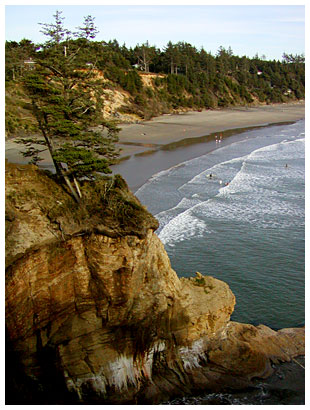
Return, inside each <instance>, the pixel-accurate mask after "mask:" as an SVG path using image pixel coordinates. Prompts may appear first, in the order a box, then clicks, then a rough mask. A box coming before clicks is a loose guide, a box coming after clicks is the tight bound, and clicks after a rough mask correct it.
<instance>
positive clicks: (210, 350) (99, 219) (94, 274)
mask: <svg viewBox="0 0 310 410" xmlns="http://www.w3.org/2000/svg"><path fill="white" fill-rule="evenodd" d="M6 173H7V174H6V175H7V177H6V191H7V196H6V198H7V199H6V206H7V225H8V226H7V229H6V233H7V237H6V252H7V253H6V257H7V259H6V266H7V270H6V328H7V334H8V340H9V342H8V343H9V347H10V349H11V351H12V352H14V354H15V353H16V354H17V353H18V355H19V356H18V363H20V364H21V369H22V370H21V371H22V372H23V374H24V375H25V377H26V379H25V380H24V383H25V389H26V390H27V383H28V387H29V385H30V384H29V383H30V382H29V381H30V380H31V386H32V388H34V389H37V391H38V392H39V391H41V392H42V391H43V392H45V394H42V395H41V396H40V394H39V393H38V394H37V398H38V397H39V398H40V399H38V400H39V402H40V403H42V402H43V403H45V404H52V403H58V404H59V403H62V402H64V403H67V404H68V403H86V404H91V403H115V404H117V403H153V404H155V403H159V402H160V401H163V400H167V399H169V398H171V397H173V396H177V395H184V394H189V393H190V392H192V391H196V390H199V389H210V390H212V391H219V390H221V389H223V388H225V387H232V388H241V387H244V386H246V385H249V383H251V379H252V378H253V377H267V376H268V375H270V374H271V372H272V367H271V362H277V361H289V360H291V358H292V357H294V356H298V355H300V354H304V329H284V330H281V331H278V332H275V331H273V330H271V329H269V328H267V327H265V326H262V325H261V326H257V327H255V326H251V325H245V324H240V323H235V322H230V315H231V314H232V312H233V309H234V305H235V297H234V295H233V294H232V292H231V290H230V289H229V287H228V285H227V284H226V283H224V282H222V281H220V280H218V279H215V278H213V277H211V276H205V275H202V274H200V273H197V274H196V277H192V278H189V279H185V278H181V279H179V278H178V276H177V274H176V273H175V271H174V270H173V269H172V268H171V266H170V261H169V258H168V256H167V254H166V252H165V249H164V247H163V245H162V243H161V241H160V240H159V239H158V237H157V235H156V234H155V233H154V230H155V229H156V228H157V226H158V225H157V221H156V220H155V219H154V218H153V217H152V215H150V214H149V213H148V212H147V210H146V209H145V208H144V207H143V206H142V205H141V204H140V203H139V201H138V200H137V199H136V198H135V197H134V196H133V195H132V194H131V193H130V191H129V190H128V188H127V186H126V184H125V183H124V182H122V180H120V179H119V180H117V181H116V182H114V183H113V184H114V185H113V186H112V185H111V184H112V183H111V181H101V182H100V183H98V185H97V186H96V185H95V184H93V185H92V186H90V185H87V184H85V185H84V186H83V188H82V189H83V193H84V196H85V198H84V202H83V204H82V206H81V207H80V208H79V207H77V206H76V204H75V203H74V202H73V200H72V199H71V197H70V196H69V195H68V193H67V192H66V191H65V190H64V189H63V188H62V187H61V186H60V185H59V184H57V183H56V182H54V181H53V180H52V179H51V178H50V177H48V176H46V175H45V174H44V173H42V172H41V171H39V170H38V169H37V168H36V167H33V166H31V167H30V166H14V165H12V164H10V165H9V166H8V167H7V170H6ZM105 184H110V185H105ZM108 186H109V187H110V188H109V190H108V189H107V187H108ZM107 192H109V194H107ZM110 194H111V195H113V196H112V197H110V196H109V195H110ZM115 198H117V204H115ZM116 205H117V207H116ZM116 208H117V209H116ZM55 375H57V376H56V378H57V383H58V384H60V385H61V386H62V387H61V389H60V390H61V392H62V393H61V394H62V396H61V397H60V396H57V393H55V383H56V378H55ZM33 386H36V387H33ZM51 391H53V392H54V393H53V394H51ZM27 400H28V401H30V402H33V400H34V399H33V396H32V399H30V398H29V397H28V396H27V393H25V400H24V401H25V402H27Z"/></svg>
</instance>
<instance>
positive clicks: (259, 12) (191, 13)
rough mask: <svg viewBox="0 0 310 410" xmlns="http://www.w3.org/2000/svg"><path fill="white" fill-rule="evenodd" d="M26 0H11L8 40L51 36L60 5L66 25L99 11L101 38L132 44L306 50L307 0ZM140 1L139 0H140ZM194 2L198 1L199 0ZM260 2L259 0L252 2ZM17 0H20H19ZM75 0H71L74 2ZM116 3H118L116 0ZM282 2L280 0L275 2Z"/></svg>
mask: <svg viewBox="0 0 310 410" xmlns="http://www.w3.org/2000/svg"><path fill="white" fill-rule="evenodd" d="M28 3H31V5H23V4H27V3H23V1H19V2H18V3H17V4H19V5H14V2H10V1H7V2H5V37H6V40H15V41H20V40H21V39H22V38H27V39H30V40H32V41H33V42H35V43H36V42H42V41H45V39H46V38H45V37H44V36H43V35H42V34H41V33H40V31H39V30H40V26H39V25H38V23H39V22H41V23H51V22H53V14H55V11H56V10H59V11H62V12H63V13H62V16H63V17H65V21H64V22H65V26H66V27H67V28H69V29H72V30H74V29H75V28H76V27H77V26H79V25H81V24H82V22H83V17H84V16H87V15H91V16H93V17H95V23H96V26H97V27H98V29H99V31H100V33H99V35H98V36H97V38H96V39H97V40H105V41H109V40H112V39H116V40H117V41H118V42H119V43H120V44H121V45H122V44H123V43H125V44H126V46H127V47H130V46H135V45H137V44H138V43H139V44H142V43H144V42H146V41H147V40H148V41H149V43H150V44H151V45H155V46H157V47H158V48H163V47H164V46H165V45H166V44H167V43H168V41H172V42H173V43H176V42H178V41H186V42H188V43H190V44H192V45H194V46H196V47H197V48H198V49H200V48H201V47H203V48H204V49H205V50H206V51H211V53H212V54H214V55H215V54H216V52H217V50H218V49H219V47H220V46H223V47H225V48H228V47H229V46H230V47H231V48H232V50H233V52H234V54H235V55H239V56H243V55H247V56H248V57H253V56H254V55H255V54H256V53H258V55H259V56H262V55H263V54H264V55H265V56H266V58H267V59H279V60H281V59H282V55H283V52H286V53H288V54H290V53H292V54H301V53H304V52H305V6H304V5H303V4H302V3H298V1H295V2H294V4H296V5H294V6H292V5H268V3H265V4H264V2H260V4H264V5H250V4H251V3H250V2H247V4H248V5H244V4H245V3H242V2H241V5H240V2H239V5H234V2H231V3H229V2H226V4H229V5H218V4H221V1H217V2H216V3H215V4H217V5H216V6H215V5H211V4H210V3H209V4H208V3H207V2H204V3H201V4H200V5H188V3H189V2H186V3H176V4H174V3H171V4H173V5H168V6H166V5H160V3H159V2H155V3H153V4H156V5H146V4H147V3H146V2H144V3H142V2H141V4H140V5H129V4H130V2H127V3H125V2H123V4H125V5H104V4H105V3H104V2H103V1H101V2H100V4H101V5H95V4H96V2H95V1H90V3H91V4H94V5H90V6H86V5H83V3H84V4H85V1H84V2H82V3H79V2H78V1H76V2H70V1H66V3H65V4H66V5H62V2H61V1H58V2H53V1H50V2H49V4H53V3H54V4H55V5H47V6H44V5H42V2H41V4H40V3H37V4H36V3H35V2H30V1H29V2H28ZM138 3H139V2H135V4H138ZM193 3H194V2H193ZM252 3H253V4H254V2H252ZM15 4H16V2H15ZM68 4H71V5H68ZM113 4H117V1H114V2H113ZM273 4H277V2H273Z"/></svg>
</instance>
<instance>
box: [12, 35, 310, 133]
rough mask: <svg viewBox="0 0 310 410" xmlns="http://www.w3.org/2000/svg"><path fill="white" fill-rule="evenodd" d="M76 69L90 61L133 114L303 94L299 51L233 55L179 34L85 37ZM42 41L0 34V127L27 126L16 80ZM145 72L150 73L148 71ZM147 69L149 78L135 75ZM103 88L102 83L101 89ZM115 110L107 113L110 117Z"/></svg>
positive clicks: (71, 43) (30, 129) (29, 122)
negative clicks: (0, 99) (0, 84)
mask: <svg viewBox="0 0 310 410" xmlns="http://www.w3.org/2000/svg"><path fill="white" fill-rule="evenodd" d="M84 41H85V39H83V38H77V39H73V40H72V39H71V40H70V41H67V42H64V44H63V45H64V48H65V49H70V47H71V48H72V47H79V46H80V45H81V46H83V42H84ZM82 49H83V50H84V51H83V53H82V54H81V55H80V56H79V59H78V60H76V69H80V70H84V69H86V68H87V67H92V69H96V70H97V72H98V73H100V75H103V76H104V78H105V79H106V80H107V81H106V82H105V85H104V89H105V90H107V89H109V90H112V92H113V91H115V90H118V91H121V92H126V93H127V94H128V96H129V98H128V99H127V103H126V104H124V105H123V106H122V107H120V108H119V113H127V114H135V115H136V116H138V117H139V118H140V119H141V120H143V119H150V118H152V117H153V116H155V115H160V114H163V113H169V112H176V111H178V110H202V109H214V108H222V107H230V106H236V105H251V104H260V103H266V104H270V103H282V102H289V101H293V100H300V99H304V98H305V58H304V55H292V54H290V55H288V54H286V53H283V58H282V61H276V60H273V61H269V60H266V59H265V58H264V56H262V57H259V56H258V55H256V56H255V57H253V58H249V57H247V56H242V57H240V56H236V55H234V53H233V51H232V50H231V48H230V47H229V48H228V49H225V48H224V47H220V48H219V49H218V51H217V53H216V55H212V54H211V53H210V52H207V51H205V50H204V49H203V48H201V49H200V50H198V49H197V48H196V47H194V46H192V45H191V44H189V43H186V42H178V43H176V44H173V43H172V42H168V43H167V45H166V47H164V48H163V49H159V48H157V47H156V46H151V45H150V44H149V43H148V42H146V43H144V44H142V45H139V44H138V45H137V46H136V47H134V48H127V47H126V45H125V44H123V45H120V44H119V43H118V42H117V40H113V41H109V42H105V41H91V42H88V43H87V47H85V44H84V47H82ZM42 52H43V51H42V47H41V46H40V45H38V44H34V43H33V42H31V41H30V40H27V39H23V40H21V41H20V42H19V43H18V42H15V41H6V44H5V53H6V54H5V57H6V58H5V80H6V133H7V135H10V134H13V133H15V132H18V131H23V132H25V133H29V132H35V131H36V126H35V122H34V121H32V119H31V118H30V117H29V114H25V113H26V111H25V110H26V108H27V104H29V101H27V97H26V96H25V95H23V91H22V88H21V87H20V84H21V83H22V81H23V77H24V76H25V73H27V72H29V70H33V69H34V68H35V61H36V59H37V58H38V57H39V56H40V53H42ZM151 74H153V75H151ZM147 75H148V76H149V77H150V82H148V83H147V84H146V83H145V82H144V81H143V76H144V77H145V76H147ZM103 93H104V90H103ZM119 113H117V112H116V113H115V116H116V117H117V116H118V114H119Z"/></svg>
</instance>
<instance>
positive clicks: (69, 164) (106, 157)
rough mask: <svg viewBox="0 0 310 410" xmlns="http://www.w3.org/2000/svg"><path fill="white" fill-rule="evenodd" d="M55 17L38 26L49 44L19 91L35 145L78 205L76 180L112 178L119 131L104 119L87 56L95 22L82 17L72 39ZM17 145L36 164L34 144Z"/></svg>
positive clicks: (91, 58) (97, 79)
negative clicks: (35, 130) (37, 137)
mask: <svg viewBox="0 0 310 410" xmlns="http://www.w3.org/2000/svg"><path fill="white" fill-rule="evenodd" d="M54 17H55V22H54V23H52V24H41V25H42V27H43V29H42V33H43V34H44V35H46V36H47V37H48V41H47V42H45V43H44V44H43V45H42V47H41V50H40V51H39V52H38V53H37V56H36V58H35V63H36V64H35V68H34V69H33V70H29V71H28V73H27V75H25V76H24V81H23V86H24V89H25V90H26V93H27V95H28V96H29V97H30V99H31V110H32V113H33V114H34V116H35V118H36V120H37V122H38V127H39V130H40V132H41V134H42V136H43V140H42V141H40V144H43V145H45V146H46V147H47V149H48V150H49V152H50V154H51V157H52V160H53V163H54V166H55V169H56V172H57V174H58V175H59V176H61V177H63V178H64V179H65V181H66V183H67V185H68V187H69V189H70V191H71V193H72V195H73V196H74V198H75V199H76V201H78V202H79V200H80V198H81V196H82V195H81V191H80V188H79V184H78V178H79V177H85V176H87V177H88V178H95V176H96V173H97V172H101V173H110V172H111V170H110V168H109V165H111V164H113V163H114V162H115V159H116V158H117V156H118V155H119V153H118V151H117V149H116V147H115V143H116V142H117V141H118V132H119V128H118V127H117V126H116V124H115V123H113V122H108V121H105V120H104V119H103V112H102V110H103V103H104V101H103V97H102V95H103V88H104V85H103V83H102V80H101V79H100V76H98V70H97V69H96V61H95V55H92V54H91V53H89V48H90V47H91V41H90V40H91V39H93V38H94V37H95V36H96V34H97V29H96V27H95V25H94V19H93V18H92V17H91V16H87V17H85V18H84V25H83V26H82V27H78V32H77V33H74V34H72V33H71V32H69V31H68V30H67V29H66V28H65V27H64V26H63V20H64V18H63V17H61V12H58V11H57V12H56V14H55V15H54ZM22 142H23V143H24V144H26V147H27V151H26V152H25V153H24V155H25V156H28V157H31V158H32V160H31V162H32V163H37V162H38V161H40V160H41V158H40V157H39V154H40V150H39V149H36V148H34V147H33V144H31V143H33V142H34V140H30V139H24V140H22ZM30 144H31V145H30ZM72 181H73V183H74V186H75V187H74V186H73V184H72V183H71V182H72Z"/></svg>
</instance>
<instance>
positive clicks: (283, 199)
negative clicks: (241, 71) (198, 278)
mask: <svg viewBox="0 0 310 410" xmlns="http://www.w3.org/2000/svg"><path fill="white" fill-rule="evenodd" d="M214 145H215V149H214V150H213V151H211V152H209V153H207V154H203V155H200V156H197V157H196V158H194V159H190V160H187V161H185V162H182V163H179V164H177V165H175V166H173V167H172V168H169V169H166V170H164V171H161V172H158V173H156V174H155V175H153V176H152V177H151V178H150V179H149V180H148V181H147V182H146V183H144V184H143V185H142V186H141V187H140V188H139V189H138V190H137V191H136V192H135V194H136V196H137V197H138V198H139V199H140V200H141V202H142V203H143V204H145V205H146V206H147V208H148V210H149V211H150V212H152V213H153V215H155V216H156V218H157V219H158V221H159V223H160V226H159V229H158V230H157V234H158V236H159V238H160V239H161V240H162V242H163V243H164V245H165V249H166V251H167V253H168V255H169V257H170V261H171V265H172V268H173V269H174V270H175V271H176V272H177V274H178V275H179V276H180V277H182V276H183V277H190V276H195V272H196V271H199V272H201V273H202V274H204V275H211V276H213V277H215V278H217V279H220V280H223V281H225V282H226V283H228V284H229V286H230V288H231V290H232V291H233V293H234V294H235V296H236V306H235V311H234V313H233V315H232V317H231V319H232V320H234V321H238V322H243V323H250V324H254V325H257V324H260V323H262V324H265V325H267V326H269V327H271V328H273V329H279V328H284V327H295V326H302V325H304V322H305V313H304V303H305V121H304V120H300V121H297V122H296V123H291V124H278V125H273V126H267V127H260V128H255V129H251V130H247V131H245V132H244V133H242V134H240V135H239V136H238V138H237V139H234V138H233V137H229V138H227V139H224V140H223V141H222V142H217V143H215V142H214ZM201 152H202V153H203V149H202V150H201ZM198 155H199V154H198Z"/></svg>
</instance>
